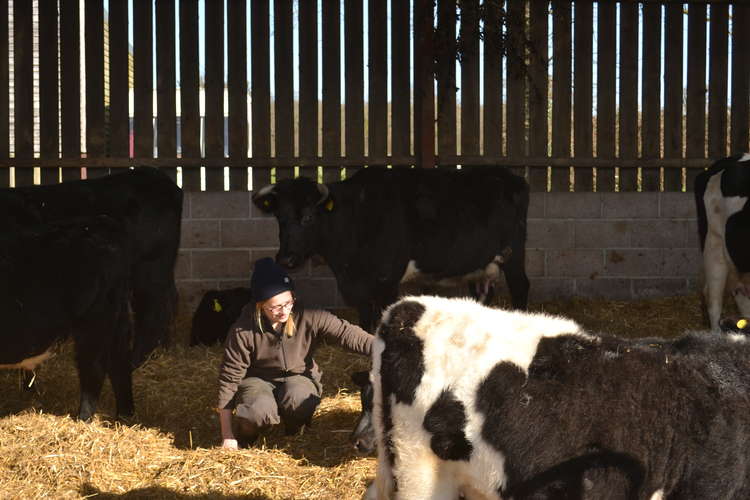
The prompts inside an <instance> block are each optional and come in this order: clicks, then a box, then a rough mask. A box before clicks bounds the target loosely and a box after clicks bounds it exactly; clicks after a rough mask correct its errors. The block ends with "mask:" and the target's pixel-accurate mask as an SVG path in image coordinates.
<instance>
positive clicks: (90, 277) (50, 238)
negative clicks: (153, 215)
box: [0, 216, 134, 420]
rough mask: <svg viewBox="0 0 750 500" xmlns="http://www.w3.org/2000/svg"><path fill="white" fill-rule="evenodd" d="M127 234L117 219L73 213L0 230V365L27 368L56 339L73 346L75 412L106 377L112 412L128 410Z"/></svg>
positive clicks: (84, 408) (92, 400)
mask: <svg viewBox="0 0 750 500" xmlns="http://www.w3.org/2000/svg"><path fill="white" fill-rule="evenodd" d="M131 253H132V251H131V248H130V239H129V235H128V234H127V231H126V230H125V228H124V227H123V222H122V221H119V220H115V219H113V218H111V217H108V216H97V217H79V218H72V219H67V220H65V221H58V222H52V223H48V224H37V225H33V226H29V227H28V228H27V229H24V230H23V231H19V232H12V233H0V317H2V327H0V344H2V346H3V347H2V349H0V368H23V369H26V370H31V371H33V370H34V369H35V368H36V366H37V365H38V364H39V363H41V362H42V361H44V360H45V359H46V358H48V357H49V356H50V348H52V347H53V346H54V344H55V343H57V342H59V341H62V340H65V339H66V338H69V337H72V338H73V340H74V343H75V353H76V365H77V368H78V374H79V381H80V389H81V399H80V406H79V412H78V416H79V418H81V419H83V420H88V419H89V418H91V416H92V415H93V414H94V412H95V410H96V404H97V401H98V399H99V394H100V392H101V388H102V384H103V382H104V378H105V376H109V379H110V381H111V383H112V389H113V392H114V395H115V400H116V403H117V414H118V416H121V417H128V416H131V415H132V414H133V411H134V407H133V389H132V382H131V374H132V366H131V351H130V344H131V342H132V328H131V320H130V312H129V308H128V305H129V300H130V294H131V289H130V277H131V270H130V263H131Z"/></svg>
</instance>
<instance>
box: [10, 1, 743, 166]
mask: <svg viewBox="0 0 750 500" xmlns="http://www.w3.org/2000/svg"><path fill="white" fill-rule="evenodd" d="M12 1H13V0H10V2H11V3H12ZM15 1H19V0H15ZM134 1H138V0H128V10H129V17H130V22H129V34H128V36H129V42H130V44H131V46H132V44H133V41H134V35H135V34H134V33H133V2H134ZM207 1H209V2H213V1H221V2H223V4H224V9H223V12H224V16H225V17H224V31H223V36H224V43H223V47H224V64H223V68H224V78H223V80H224V82H225V83H226V82H227V72H228V63H227V59H228V57H227V48H228V45H229V44H230V43H231V41H229V40H227V20H226V15H227V5H226V0H198V44H199V50H198V57H199V72H200V78H201V81H203V80H204V78H205V46H206V43H205V36H206V28H205V8H206V2H207ZM304 1H306V0H294V1H293V7H292V8H293V16H292V29H293V38H292V47H293V49H292V50H293V60H294V63H293V64H292V69H293V73H292V74H293V95H294V99H295V101H296V100H297V99H298V97H299V85H300V83H299V18H298V13H299V5H300V2H304ZM310 1H311V2H314V3H315V5H316V6H317V11H318V15H317V41H318V42H317V43H318V51H317V57H318V60H317V64H316V67H317V72H318V75H317V80H318V85H317V88H318V90H317V91H318V100H319V101H320V100H321V99H322V88H323V84H322V83H323V64H322V57H323V50H322V38H323V37H322V16H321V14H320V13H321V10H322V0H310ZM395 1H398V0H390V1H387V2H386V4H387V15H388V20H389V21H390V17H391V2H395ZM109 3H110V2H109V0H104V10H105V20H106V16H107V12H108V11H109ZM412 3H413V0H410V4H412ZM271 4H272V5H273V0H271ZM502 4H503V3H502V2H501V5H502ZM367 5H368V2H367V1H366V0H365V8H364V9H363V11H362V14H363V17H364V19H363V23H362V24H363V29H364V33H363V59H364V61H365V62H367V61H368V53H369V47H368V26H369V20H368V8H367ZM548 5H549V4H548ZM688 5H689V4H688V3H687V2H686V3H683V4H682V6H683V16H682V17H683V22H682V30H683V42H682V44H683V47H682V48H683V61H684V62H683V64H682V78H681V81H682V87H683V89H685V88H686V85H687V73H688V66H689V64H690V61H688V59H687V57H688V22H687V21H688V14H687V8H688ZM344 6H345V1H344V0H341V1H340V9H339V14H340V24H341V25H342V26H343V24H344V10H345V8H344ZM642 8H643V6H642V5H641V6H640V8H639V15H638V17H639V21H638V46H639V47H643V26H644V19H643V17H644V12H643V10H642ZM712 8H713V7H712V6H711V5H709V6H708V8H707V11H706V12H707V19H706V22H708V20H709V19H710V16H711V13H712ZM661 9H662V16H661V17H662V24H661V36H660V45H659V50H660V56H661V57H660V61H661V63H660V75H659V78H660V79H661V80H663V79H664V71H665V64H664V52H665V46H666V31H665V25H666V21H665V15H664V12H665V7H664V6H662V7H661ZM733 11H734V6H729V11H728V14H729V24H728V28H729V33H727V36H728V35H729V34H730V33H731V31H732V29H733V24H732V17H733ZM12 12H13V9H10V13H11V15H12ZM572 13H573V15H574V13H575V10H574V9H573V10H572ZM269 14H270V19H269V25H270V37H271V41H270V43H269V49H270V51H271V52H270V54H269V58H268V60H269V61H270V67H269V70H270V93H271V99H272V102H271V105H272V106H273V105H274V104H273V98H274V92H275V87H276V85H275V68H274V64H273V61H274V9H273V8H270V9H269ZM597 14H598V5H597V3H594V4H593V26H592V32H593V33H592V34H593V40H592V45H593V53H592V55H591V56H587V55H586V56H585V57H590V61H591V64H592V68H593V71H592V79H593V87H592V94H591V95H592V113H593V116H592V118H593V119H595V117H596V109H597V77H598V71H597V47H598V40H597V35H598V27H597V18H598V15H597ZM80 16H81V22H80V26H81V32H82V33H83V26H84V16H85V13H84V9H83V8H81V9H80ZM616 16H617V17H616V30H615V32H616V34H615V47H616V55H615V58H614V61H615V63H616V76H615V85H616V92H615V99H616V106H617V107H618V108H619V99H620V68H619V66H620V30H619V25H620V5H619V4H618V5H617V7H616ZM250 18H251V9H250V8H248V9H247V23H246V26H247V44H248V46H249V45H250V40H251V36H250V34H251V26H252V24H251V22H250ZM437 19H438V16H437V15H435V23H437ZM152 21H153V27H154V28H153V29H154V33H153V37H152V38H153V40H154V43H153V45H152V56H153V68H152V70H153V74H154V75H156V62H157V56H156V46H155V45H156V44H155V40H156V35H155V34H156V30H157V29H158V25H157V23H156V9H152ZM34 22H35V23H37V22H38V21H37V20H36V19H35V21H34ZM572 22H573V23H575V18H573V19H572ZM386 25H387V30H388V31H387V36H386V40H387V59H388V60H389V61H390V60H391V55H392V48H391V24H390V22H388V23H386ZM548 26H549V27H548V32H547V33H548V34H547V38H548V44H547V51H548V53H547V56H548V59H549V64H548V66H547V74H548V78H549V79H550V80H551V79H552V72H553V70H554V65H555V61H554V58H553V45H552V26H553V12H552V10H551V9H550V10H549V17H548ZM710 28H711V27H710V26H707V37H706V38H707V41H708V40H710V39H711V37H710V35H709V34H708V33H709V32H710ZM175 30H176V33H175V35H176V40H175V42H176V43H175V45H176V47H175V64H176V84H177V89H179V87H180V84H179V81H180V58H179V56H178V54H177V51H178V48H179V43H180V38H179V37H180V22H179V9H175ZM456 32H457V33H459V32H460V24H459V21H458V20H457V24H456ZM344 36H345V30H344V29H341V30H340V42H341V43H340V46H341V50H340V53H339V59H340V64H341V67H342V68H343V67H344V65H345V50H346V48H347V44H346V40H345V37H344ZM410 39H411V40H410V45H411V46H412V47H413V36H411V37H410ZM9 41H10V45H9V60H10V62H11V64H10V67H11V75H10V80H11V87H10V89H9V91H10V93H11V100H12V98H13V97H12V94H13V87H12V83H13V74H12V67H13V61H12V60H13V49H12V46H13V45H12V44H13V31H12V30H10V32H9ZM81 42H82V45H83V44H84V43H85V37H84V36H81ZM732 49H733V46H732V44H731V43H729V44H728V46H727V50H728V60H729V61H731V60H732ZM36 50H38V49H36ZM105 50H107V49H106V47H105ZM479 50H480V54H479V57H478V61H479V71H480V78H482V75H483V74H484V57H483V51H484V44H483V43H480V44H479ZM410 52H411V51H410ZM710 53H711V47H710V43H707V46H706V58H705V61H706V68H705V72H704V74H705V80H706V85H707V86H708V80H709V75H710V70H709V65H710V59H711V58H710ZM84 54H85V50H84V48H83V46H82V48H81V56H82V58H83V56H84ZM580 56H581V54H580V53H579V51H576V48H575V44H574V42H573V57H574V58H575V57H580ZM35 57H38V55H37V54H35ZM642 58H643V52H642V51H640V50H639V51H638V78H637V85H638V90H637V95H638V98H637V99H638V104H637V108H638V111H639V112H640V111H641V110H642V109H643V108H642V104H643V96H642V90H643V89H642V85H643V78H642V75H643V71H644V69H643V64H642ZM409 61H410V66H413V63H414V61H413V59H412V58H411V57H410V59H409ZM82 62H83V61H82ZM454 64H455V68H456V86H457V87H458V88H459V89H460V87H461V65H460V64H459V63H458V61H455V63H454ZM252 65H253V61H252V59H251V50H247V72H248V79H249V75H250V72H251V68H252ZM571 67H572V66H571ZM500 70H501V71H502V73H503V74H504V75H505V74H506V73H507V67H506V60H505V58H503V59H502V62H501V66H500ZM726 71H727V81H732V65H731V64H729V65H728V67H727V69H726ZM363 78H364V87H363V96H364V101H365V103H367V100H368V93H367V88H368V86H369V74H368V71H367V66H365V68H364V71H363ZM387 78H388V83H387V86H386V89H387V100H388V102H389V103H390V102H391V100H392V99H391V98H392V86H391V72H390V69H389V71H388V74H387ZM409 78H410V82H411V83H413V71H410V77H409ZM155 84H156V79H155V78H154V85H155ZM84 86H85V74H83V75H82V78H81V89H82V92H81V94H82V99H85V92H84V91H83V89H84ZM665 87H666V86H665V85H660V92H661V95H660V103H659V106H660V108H662V109H663V108H664V102H665V92H666V88H665ZM341 89H342V91H341V103H342V104H344V102H345V99H346V85H345V72H344V71H341ZM501 89H502V96H503V101H505V98H506V91H507V89H506V87H505V86H501ZM435 90H436V91H437V84H435ZM478 90H479V99H480V105H483V104H484V101H485V99H484V86H483V85H480V86H479V89H478ZM154 92H156V91H155V90H154ZM548 92H549V94H548V96H549V97H550V98H551V93H552V86H551V85H550V86H549V90H548ZM248 96H249V89H248ZM726 96H727V101H728V102H731V100H732V86H731V85H730V86H729V87H728V88H727V92H726ZM684 101H685V94H684V93H683V106H682V114H683V116H684V114H685V102H684ZM456 103H457V106H460V105H461V92H460V91H457V93H456ZM82 104H83V103H82ZM129 104H130V107H131V108H130V109H131V110H132V106H133V97H132V95H131V97H130V103H129ZM177 106H178V108H177V115H178V117H179V116H180V108H179V106H180V102H179V99H178V101H177ZM227 106H228V100H227V96H226V94H225V96H224V109H225V110H226V109H227ZM706 107H707V106H706ZM550 111H551V107H550ZM154 112H156V107H154ZM480 112H481V111H480ZM200 114H201V116H202V115H203V114H204V110H203V100H202V99H201V110H200ZM225 115H226V111H225ZM459 115H460V114H459V113H456V116H457V121H458V122H460V118H459ZM131 118H132V112H131ZM82 120H85V117H84V116H83V114H82ZM34 126H35V129H36V130H38V128H39V115H38V110H36V109H35V116H34ZM132 126H133V125H132V122H131V125H130V127H131V132H132ZM319 126H320V124H319ZM457 126H458V127H459V128H460V123H458V124H457ZM82 130H83V127H82ZM10 132H11V137H12V135H13V124H12V122H11V130H10ZM482 133H483V131H482V130H480V142H481V134H482ZM179 140H180V139H179V134H178V142H179ZM81 141H82V144H81V145H82V151H84V152H85V151H86V144H85V142H86V138H85V134H84V133H83V132H82V134H81ZM225 145H226V141H225ZM154 147H155V148H156V141H154ZM271 147H272V148H273V144H272V146H271ZM457 147H458V152H459V154H460V148H461V144H460V141H459V143H458V144H457ZM365 148H367V144H365ZM10 149H11V156H12V155H13V143H12V139H11V145H10ZM34 155H35V157H38V155H39V145H38V144H37V143H36V141H35V144H34Z"/></svg>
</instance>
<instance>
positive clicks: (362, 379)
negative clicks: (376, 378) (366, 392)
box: [352, 372, 370, 387]
mask: <svg viewBox="0 0 750 500" xmlns="http://www.w3.org/2000/svg"><path fill="white" fill-rule="evenodd" d="M352 382H354V383H355V384H357V385H358V386H359V387H365V386H366V385H368V384H369V383H370V372H354V373H352Z"/></svg>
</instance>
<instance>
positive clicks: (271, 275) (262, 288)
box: [250, 257, 294, 302]
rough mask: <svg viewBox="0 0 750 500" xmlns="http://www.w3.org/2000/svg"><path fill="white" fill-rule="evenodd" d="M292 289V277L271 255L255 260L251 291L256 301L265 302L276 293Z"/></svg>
mask: <svg viewBox="0 0 750 500" xmlns="http://www.w3.org/2000/svg"><path fill="white" fill-rule="evenodd" d="M292 290H294V283H292V279H291V278H290V277H289V275H288V274H287V273H286V271H285V270H284V268H283V267H281V266H280V265H278V264H277V263H276V262H274V260H273V259H272V258H271V257H264V258H262V259H258V260H257V261H255V266H254V267H253V275H252V276H251V277H250V291H251V292H252V294H253V300H254V301H255V302H263V301H264V300H268V299H270V298H271V297H273V296H274V295H278V294H280V293H282V292H287V291H292Z"/></svg>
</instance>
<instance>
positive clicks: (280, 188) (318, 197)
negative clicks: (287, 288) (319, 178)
mask: <svg viewBox="0 0 750 500" xmlns="http://www.w3.org/2000/svg"><path fill="white" fill-rule="evenodd" d="M253 204H255V206H256V207H258V208H259V209H260V210H261V211H262V212H264V213H267V214H273V215H274V216H275V217H276V220H277V221H278V223H279V253H278V254H277V255H276V261H277V262H278V263H279V264H281V265H282V266H284V267H287V268H289V269H293V268H295V267H299V266H300V265H301V264H302V263H303V262H304V261H305V260H306V259H307V258H308V257H309V256H310V255H312V254H314V253H316V252H317V248H318V237H319V233H320V231H319V222H320V217H321V215H322V214H323V213H325V212H330V211H332V210H333V200H332V199H331V197H330V195H329V193H328V187H327V186H326V185H325V184H318V183H316V182H314V181H312V180H311V179H307V178H304V177H299V178H297V179H285V180H283V181H280V182H278V183H276V184H272V185H269V186H266V187H264V188H262V189H260V190H259V191H258V192H257V193H255V194H253Z"/></svg>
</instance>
